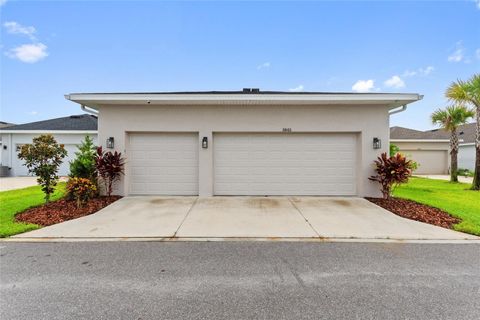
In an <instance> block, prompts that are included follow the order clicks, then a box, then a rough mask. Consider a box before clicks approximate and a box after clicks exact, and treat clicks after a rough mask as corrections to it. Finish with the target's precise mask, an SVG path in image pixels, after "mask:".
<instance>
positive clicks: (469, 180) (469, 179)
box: [415, 174, 473, 184]
mask: <svg viewBox="0 0 480 320" xmlns="http://www.w3.org/2000/svg"><path fill="white" fill-rule="evenodd" d="M415 176H416V177H420V178H427V179H434V180H447V181H450V175H446V174H428V175H426V174H420V175H415ZM458 182H462V183H469V184H470V183H472V182H473V177H463V176H458Z"/></svg>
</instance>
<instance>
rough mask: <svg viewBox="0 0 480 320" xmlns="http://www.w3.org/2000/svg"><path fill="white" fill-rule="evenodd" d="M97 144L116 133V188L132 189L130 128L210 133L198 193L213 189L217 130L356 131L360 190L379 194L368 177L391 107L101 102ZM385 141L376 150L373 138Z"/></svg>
mask: <svg viewBox="0 0 480 320" xmlns="http://www.w3.org/2000/svg"><path fill="white" fill-rule="evenodd" d="M99 112H100V114H99V123H98V130H99V144H101V145H103V146H104V147H105V143H106V139H107V137H114V138H115V149H116V150H117V151H119V152H122V153H124V154H125V156H126V159H127V174H126V175H125V177H123V178H122V180H121V181H120V182H119V183H118V185H117V186H116V191H115V192H116V193H117V194H120V195H125V194H127V193H128V190H127V186H128V145H127V141H128V140H127V135H128V133H129V132H198V134H199V140H201V139H202V137H208V140H209V148H208V149H202V148H201V143H199V194H200V196H211V195H212V193H213V144H214V143H215V141H212V137H213V132H281V131H282V128H291V129H292V132H293V133H295V132H354V133H357V137H358V143H357V145H358V150H357V159H358V168H357V190H358V195H359V196H379V195H380V193H379V187H378V184H377V183H374V182H371V181H369V180H368V177H369V176H370V175H372V174H373V166H372V163H373V161H374V160H375V159H376V158H377V156H378V155H380V154H381V153H382V152H386V151H387V150H388V139H389V116H388V108H387V107H382V106H342V105H335V106H268V105H257V106H252V105H248V106H247V105H229V106H198V105H197V106H158V105H157V106H154V105H150V106H145V105H142V106H121V105H108V106H100V107H99ZM374 137H378V138H380V139H381V140H382V149H378V150H374V149H373V147H372V140H373V138H374Z"/></svg>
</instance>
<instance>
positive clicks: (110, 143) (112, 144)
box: [107, 137, 115, 149]
mask: <svg viewBox="0 0 480 320" xmlns="http://www.w3.org/2000/svg"><path fill="white" fill-rule="evenodd" d="M114 147H115V141H114V139H113V137H109V138H108V139H107V148H108V149H113V148H114Z"/></svg>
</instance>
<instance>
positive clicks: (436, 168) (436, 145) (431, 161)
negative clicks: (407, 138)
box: [392, 141, 450, 174]
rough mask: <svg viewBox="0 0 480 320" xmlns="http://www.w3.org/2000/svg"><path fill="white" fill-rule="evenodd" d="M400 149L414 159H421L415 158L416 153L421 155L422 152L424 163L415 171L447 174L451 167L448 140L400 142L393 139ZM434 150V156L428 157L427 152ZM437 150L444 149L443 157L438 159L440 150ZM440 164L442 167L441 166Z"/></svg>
mask: <svg viewBox="0 0 480 320" xmlns="http://www.w3.org/2000/svg"><path fill="white" fill-rule="evenodd" d="M392 143H393V144H395V145H396V146H397V147H398V148H399V149H400V152H401V153H403V154H405V155H407V156H408V157H412V158H413V160H415V161H417V162H418V161H419V159H416V158H415V155H419V154H420V152H422V157H421V160H422V162H423V163H422V164H421V165H420V167H419V168H418V170H417V171H416V172H415V173H417V174H447V173H448V172H449V168H450V156H449V151H450V144H449V142H448V141H444V142H417V141H411V142H400V141H392ZM428 151H433V152H432V156H430V157H427V156H426V155H425V152H428ZM435 151H443V152H442V153H441V155H440V156H441V157H442V158H441V159H437V158H436V155H438V154H440V153H439V152H435ZM440 166H441V167H442V168H440Z"/></svg>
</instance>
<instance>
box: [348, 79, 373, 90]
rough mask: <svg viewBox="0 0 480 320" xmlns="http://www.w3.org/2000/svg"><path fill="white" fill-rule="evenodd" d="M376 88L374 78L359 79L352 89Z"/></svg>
mask: <svg viewBox="0 0 480 320" xmlns="http://www.w3.org/2000/svg"><path fill="white" fill-rule="evenodd" d="M374 88H375V81H373V80H372V79H369V80H358V81H357V82H355V84H354V85H353V86H352V90H353V91H355V92H370V91H372V90H373V89H374Z"/></svg>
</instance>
